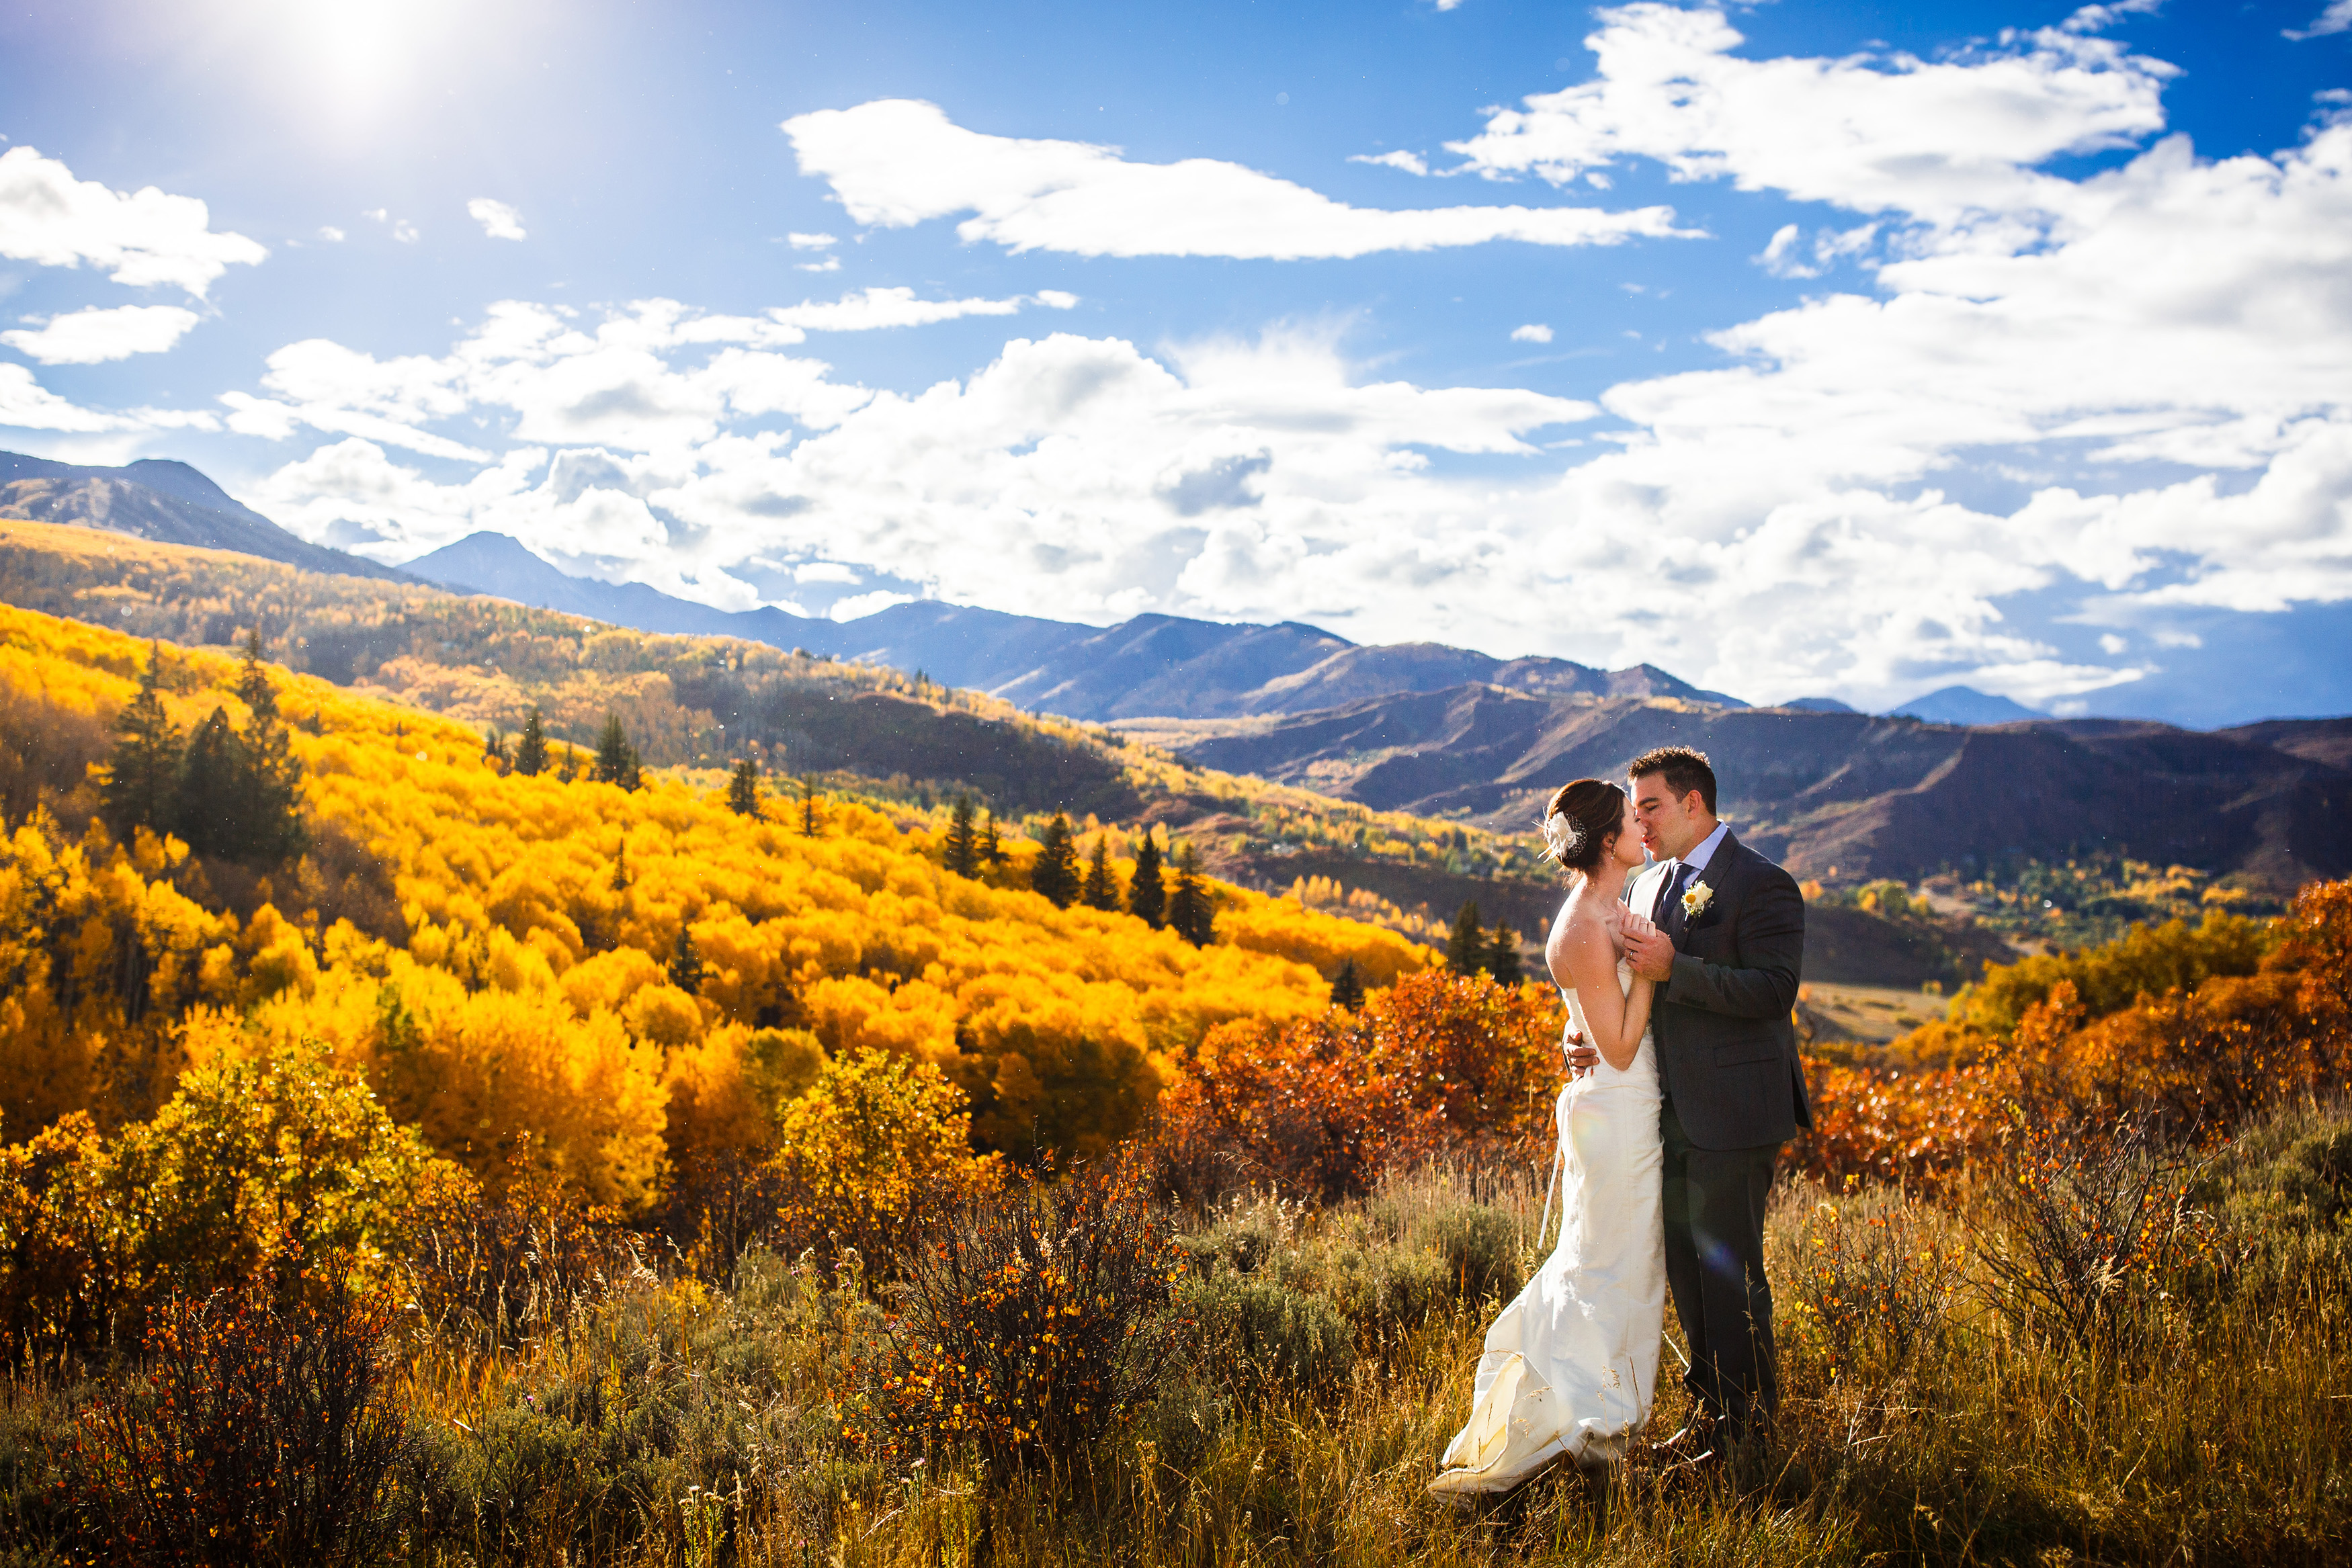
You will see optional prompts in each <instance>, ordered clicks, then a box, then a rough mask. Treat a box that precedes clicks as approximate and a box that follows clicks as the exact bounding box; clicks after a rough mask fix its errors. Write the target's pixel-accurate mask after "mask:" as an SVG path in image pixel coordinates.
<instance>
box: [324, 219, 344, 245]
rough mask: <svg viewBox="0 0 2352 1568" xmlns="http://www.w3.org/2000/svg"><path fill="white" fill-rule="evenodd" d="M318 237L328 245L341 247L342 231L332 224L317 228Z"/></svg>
mask: <svg viewBox="0 0 2352 1568" xmlns="http://www.w3.org/2000/svg"><path fill="white" fill-rule="evenodd" d="M319 237H320V239H322V240H325V241H326V242H327V243H328V244H329V245H341V244H342V243H343V231H342V230H341V229H339V228H337V227H336V226H335V225H332V224H322V225H320V228H319Z"/></svg>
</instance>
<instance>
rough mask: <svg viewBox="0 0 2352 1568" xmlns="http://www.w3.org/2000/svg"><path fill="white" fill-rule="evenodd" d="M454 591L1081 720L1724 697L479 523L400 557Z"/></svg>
mask: <svg viewBox="0 0 2352 1568" xmlns="http://www.w3.org/2000/svg"><path fill="white" fill-rule="evenodd" d="M404 570H407V571H408V572H410V573H411V574H412V575H415V576H416V577H420V578H423V579H425V580H426V581H429V582H436V583H438V584H440V585H441V586H443V587H445V588H448V589H451V590H453V591H472V592H481V593H488V594H492V595H495V596H497V597H499V598H505V599H512V600H515V601H518V602H520V603H526V604H531V605H535V606H538V607H540V608H542V609H549V610H560V611H562V612H566V613H568V614H574V615H588V616H592V617H593V618H595V619H598V620H605V621H613V622H617V623H619V624H622V625H627V626H632V627H635V629H637V630H638V631H643V632H679V633H691V634H698V635H705V636H731V637H747V638H751V639H754V640H756V641H759V642H763V643H769V644H770V645H771V646H773V647H778V648H803V649H806V650H807V651H808V652H810V653H823V654H825V655H827V656H828V657H832V658H836V659H846V660H850V661H853V662H858V663H865V664H888V665H892V666H894V667H896V668H898V669H901V670H907V671H909V672H913V671H920V672H922V673H923V674H927V675H929V676H930V677H931V678H932V679H935V680H938V681H940V682H942V683H943V684H945V685H951V686H961V687H966V688H969V689H971V690H973V691H981V692H985V693H987V694H988V695H991V696H993V697H997V698H1000V699H1002V700H1003V701H1006V702H1010V703H1013V704H1015V705H1016V706H1021V707H1024V708H1030V709H1033V710H1037V711H1043V712H1052V713H1057V714H1061V715H1063V716H1066V717H1070V718H1076V719H1081V720H1085V721H1087V722H1105V721H1113V722H1115V721H1119V720H1128V719H1135V718H1145V717H1171V718H1184V719H1199V718H1224V717H1245V716H1263V715H1276V714H1292V713H1302V712H1308V711H1313V710H1317V709H1321V708H1327V707H1330V706H1336V705H1338V704H1339V703H1342V702H1346V701H1350V700H1355V699H1358V698H1361V697H1364V696H1376V695H1388V694H1390V693H1393V692H1410V691H1429V690H1433V689H1444V688H1445V687H1449V686H1452V685H1458V684H1460V683H1462V682H1463V681H1465V680H1477V681H1488V682H1493V683H1495V684H1497V685H1507V686H1510V687H1512V688H1514V689H1517V690H1522V691H1528V692H1533V693H1540V694H1543V695H1571V694H1573V695H1581V696H1583V697H1584V698H1586V699H1588V700H1594V701H1598V700H1602V699H1605V698H1608V697H1617V696H1670V697H1678V698H1682V699H1685V700H1688V701H1694V702H1706V703H1714V704H1717V705H1720V706H1746V705H1745V704H1744V703H1741V702H1740V701H1739V699H1738V698H1737V697H1733V696H1729V695H1726V694H1724V693H1722V692H1714V691H1706V690H1703V689H1701V688H1699V687H1697V686H1694V685H1690V684H1689V683H1688V682H1686V681H1684V680H1682V679H1681V678H1679V677H1678V676H1675V675H1674V674H1669V673H1668V672H1666V671H1664V670H1662V669H1659V668H1658V667H1656V666H1655V665H1654V664H1635V665H1633V666H1630V667H1629V668H1626V669H1622V670H1600V669H1595V668H1593V667H1591V666H1590V665H1586V664H1577V663H1575V662H1573V661H1572V660H1568V659H1554V658H1547V657H1542V656H1528V657H1523V658H1517V659H1503V658H1498V657H1496V656H1495V655H1493V654H1491V653H1479V652H1477V651H1476V650H1475V649H1469V648H1455V647H1451V646H1448V645H1447V644H1444V643H1386V644H1381V645H1377V646H1370V647H1367V646H1364V645H1361V644H1359V643H1350V642H1349V641H1348V640H1347V639H1346V638H1344V637H1341V636H1339V635H1337V634H1336V633H1334V632H1326V631H1323V630H1322V629H1320V628H1319V627H1315V626H1308V625H1305V624H1303V623H1301V622H1295V621H1286V622H1274V623H1272V624H1265V623H1257V622H1217V621H1198V620H1193V619H1191V618H1189V617H1185V616H1179V615H1165V614H1159V613H1148V614H1143V615H1138V616H1135V617H1133V618H1131V619H1129V620H1127V621H1123V622H1119V623H1118V625H1115V626H1108V627H1097V626H1087V625H1084V624H1080V623H1077V622H1066V621H1049V620H1045V619H1044V618H1042V617H1037V616H1028V615H1014V614H1011V613H1009V612H1004V611H999V610H985V609H981V608H978V607H975V606H970V605H959V604H947V603H942V602H940V601H936V600H917V601H911V602H908V603H904V604H894V605H891V606H889V607H888V608H887V609H884V610H879V611H877V612H874V613H873V614H871V615H866V616H861V617H859V618H858V619H856V620H855V621H826V620H817V619H813V618H811V617H807V616H800V615H794V614H792V613H791V612H787V611H783V610H778V609H775V608H773V607H765V608H762V609H759V610H750V611H729V610H719V609H717V608H714V607H711V606H709V605H702V604H697V603H695V602H693V601H690V600H684V599H678V598H676V597H674V596H672V595H669V594H665V593H662V592H661V591H659V590H656V589H654V588H651V587H648V586H647V585H646V584H644V583H625V584H613V583H606V582H601V581H597V580H593V579H589V578H578V577H572V576H571V575H570V574H569V573H566V572H564V571H562V570H561V569H560V568H558V567H556V566H555V565H553V564H552V563H551V562H549V561H548V560H546V559H543V558H542V557H541V556H539V555H537V554H534V553H533V552H532V551H531V550H530V549H529V548H528V547H527V546H525V545H524V544H522V542H521V541H520V540H518V539H515V538H511V537H510V536H508V535H505V534H499V533H494V532H490V531H488V530H484V531H480V532H477V533H473V534H469V535H467V537H466V538H462V539H459V540H457V541H456V542H455V543H453V544H448V545H444V546H443V547H442V548H441V549H437V550H433V551H431V552H429V553H427V554H425V555H422V556H419V557H417V558H416V559H415V560H412V561H410V562H408V563H407V565H406V567H405V568H404Z"/></svg>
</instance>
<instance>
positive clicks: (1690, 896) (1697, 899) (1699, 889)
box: [1683, 882, 1715, 920]
mask: <svg viewBox="0 0 2352 1568" xmlns="http://www.w3.org/2000/svg"><path fill="white" fill-rule="evenodd" d="M1714 900H1715V889H1713V888H1711V887H1709V886H1707V885H1706V883H1703V882H1702V883H1697V884H1696V885H1695V886H1694V887H1692V889H1691V890H1690V891H1689V892H1688V893H1685V894H1683V918H1684V919H1685V920H1696V919H1697V918H1698V917H1699V913H1700V911H1702V910H1704V909H1705V908H1706V906H1707V905H1708V904H1711V903H1713V902H1714Z"/></svg>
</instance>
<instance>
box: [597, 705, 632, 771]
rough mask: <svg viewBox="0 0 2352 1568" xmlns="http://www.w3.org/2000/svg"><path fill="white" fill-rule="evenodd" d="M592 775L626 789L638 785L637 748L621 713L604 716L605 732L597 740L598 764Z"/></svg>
mask: <svg viewBox="0 0 2352 1568" xmlns="http://www.w3.org/2000/svg"><path fill="white" fill-rule="evenodd" d="M591 776H592V777H593V778H594V779H595V780H596V782H598V783H599V784H618V785H619V786H620V787H621V788H622V789H635V788H636V787H637V784H638V782H639V778H638V772H637V748H636V747H634V746H631V745H630V744H629V732H628V731H627V730H625V729H624V728H622V727H621V716H620V715H619V714H616V713H608V714H606V715H605V716H604V734H603V735H601V736H599V737H597V740H596V766H595V768H594V770H593V774H592V775H591Z"/></svg>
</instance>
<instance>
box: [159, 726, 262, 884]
mask: <svg viewBox="0 0 2352 1568" xmlns="http://www.w3.org/2000/svg"><path fill="white" fill-rule="evenodd" d="M246 772H247V761H246V756H245V742H244V741H243V740H241V739H239V738H238V737H237V733H236V730H235V729H234V728H233V727H231V726H230V724H229V722H228V710H227V709H226V708H225V707H215V708H214V709H213V711H212V716H211V717H209V718H207V719H205V721H204V722H203V723H202V724H200V725H198V726H196V728H195V732H194V734H193V735H190V736H189V737H188V748H187V750H186V751H184V753H182V754H181V757H180V777H179V780H178V782H177V783H176V785H175V786H174V787H173V791H172V831H173V832H175V833H177V834H179V835H180V837H181V838H182V839H183V840H184V841H186V842H187V846H188V848H189V849H191V850H193V851H194V852H196V853H197V854H200V855H215V856H217V857H218V858H220V859H222V860H230V861H236V860H243V859H244V858H245V856H244V855H243V854H242V853H240V851H242V850H243V849H244V848H245V841H244V835H243V834H242V833H241V832H239V831H238V827H239V822H238V819H239V817H240V816H241V815H242V809H243V805H244V801H243V799H242V797H243V796H244V795H245V794H246V789H245V788H244V775H245V774H246Z"/></svg>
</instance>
